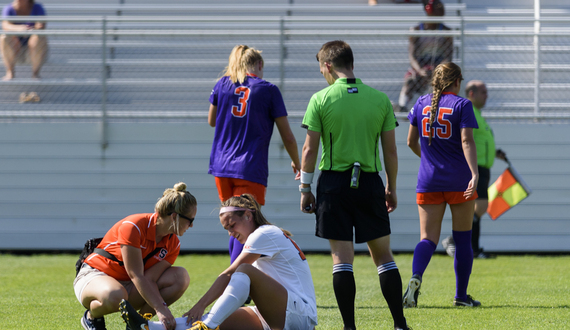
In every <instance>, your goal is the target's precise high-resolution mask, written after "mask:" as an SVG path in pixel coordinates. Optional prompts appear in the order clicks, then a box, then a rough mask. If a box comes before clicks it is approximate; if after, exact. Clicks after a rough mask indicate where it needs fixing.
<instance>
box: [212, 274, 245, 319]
mask: <svg viewBox="0 0 570 330" xmlns="http://www.w3.org/2000/svg"><path fill="white" fill-rule="evenodd" d="M250 285H251V280H250V279H249V276H247V275H246V274H244V273H240V272H236V273H234V274H233V275H232V278H231V279H230V283H228V286H227V287H226V289H225V290H224V293H222V295H221V296H220V298H218V300H217V301H216V303H215V304H214V307H212V309H211V310H210V313H208V314H207V315H206V316H205V317H204V318H202V321H203V322H204V323H205V324H206V325H207V326H208V327H209V328H212V329H215V328H216V327H217V326H218V325H220V324H221V323H222V322H224V320H225V319H227V318H228V317H229V316H230V315H231V314H232V313H233V312H235V311H236V310H238V308H240V307H241V306H243V304H244V303H245V301H246V300H247V297H248V296H249V287H250Z"/></svg>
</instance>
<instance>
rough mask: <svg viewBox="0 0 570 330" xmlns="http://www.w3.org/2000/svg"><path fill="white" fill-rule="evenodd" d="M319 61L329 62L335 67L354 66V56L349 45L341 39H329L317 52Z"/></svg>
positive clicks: (348, 67) (346, 67)
mask: <svg viewBox="0 0 570 330" xmlns="http://www.w3.org/2000/svg"><path fill="white" fill-rule="evenodd" d="M317 61H319V63H321V64H322V63H325V62H326V63H330V64H332V65H333V66H334V67H337V68H345V69H351V70H352V68H353V67H354V56H353V55H352V49H351V48H350V46H349V45H348V44H347V43H346V42H344V41H342V40H335V41H329V42H327V43H326V44H324V45H323V46H322V47H321V49H320V50H319V52H318V53H317Z"/></svg>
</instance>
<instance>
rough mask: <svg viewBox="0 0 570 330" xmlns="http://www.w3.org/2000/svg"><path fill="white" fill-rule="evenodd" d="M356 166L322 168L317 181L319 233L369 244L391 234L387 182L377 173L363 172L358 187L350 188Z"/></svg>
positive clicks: (323, 236)
mask: <svg viewBox="0 0 570 330" xmlns="http://www.w3.org/2000/svg"><path fill="white" fill-rule="evenodd" d="M351 175H352V169H350V170H348V171H345V172H336V171H322V172H321V174H320V176H319V180H318V182H317V201H316V204H317V205H316V215H317V225H316V233H315V235H316V236H318V237H322V238H326V239H334V240H339V241H352V239H353V228H354V234H355V236H356V240H355V242H356V243H365V242H368V241H371V240H374V239H377V238H379V237H383V236H386V235H390V218H389V217H388V209H387V208H386V192H385V187H384V183H383V182H382V179H381V178H380V176H379V175H378V173H377V172H374V173H366V172H361V173H360V180H359V187H358V189H353V188H350V177H351Z"/></svg>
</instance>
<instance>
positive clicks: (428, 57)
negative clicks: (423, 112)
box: [395, 0, 453, 111]
mask: <svg viewBox="0 0 570 330" xmlns="http://www.w3.org/2000/svg"><path fill="white" fill-rule="evenodd" d="M423 3H424V10H425V12H426V14H427V15H428V16H429V17H431V16H444V15H445V8H444V7H443V3H442V2H441V1H440V0H423ZM412 30H413V31H425V30H440V31H442V30H445V31H447V30H451V29H450V28H449V27H447V26H446V25H445V24H443V23H438V22H428V23H420V24H419V25H416V26H415V27H413V28H412ZM408 56H409V59H410V66H411V67H410V68H409V69H408V71H407V72H406V75H405V76H404V86H402V90H401V91H400V97H399V99H398V106H397V107H395V108H396V109H395V110H396V111H407V110H408V108H407V105H408V102H409V101H410V100H411V98H412V96H414V93H418V94H423V93H425V92H426V88H427V87H428V86H429V83H430V82H431V75H432V71H433V70H434V69H435V67H436V66H438V65H439V64H441V63H444V62H451V60H452V58H453V37H437V36H425V37H415V36H414V37H410V43H409V47H408Z"/></svg>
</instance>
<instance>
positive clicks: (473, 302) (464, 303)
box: [453, 295, 481, 307]
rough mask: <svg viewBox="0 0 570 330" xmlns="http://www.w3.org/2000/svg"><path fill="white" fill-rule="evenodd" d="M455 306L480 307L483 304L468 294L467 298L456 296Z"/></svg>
mask: <svg viewBox="0 0 570 330" xmlns="http://www.w3.org/2000/svg"><path fill="white" fill-rule="evenodd" d="M453 306H464V307H479V306H481V302H479V301H478V300H475V299H473V297H471V296H470V295H467V299H465V300H463V299H458V298H455V299H454V300H453Z"/></svg>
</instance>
